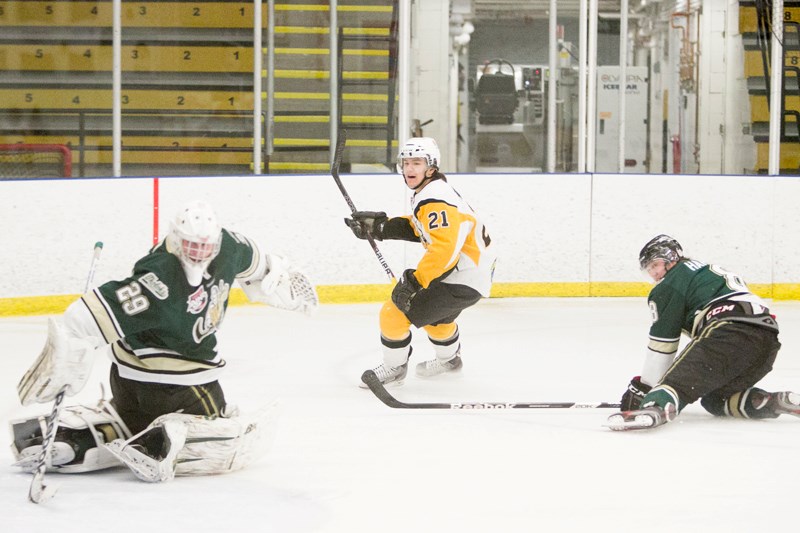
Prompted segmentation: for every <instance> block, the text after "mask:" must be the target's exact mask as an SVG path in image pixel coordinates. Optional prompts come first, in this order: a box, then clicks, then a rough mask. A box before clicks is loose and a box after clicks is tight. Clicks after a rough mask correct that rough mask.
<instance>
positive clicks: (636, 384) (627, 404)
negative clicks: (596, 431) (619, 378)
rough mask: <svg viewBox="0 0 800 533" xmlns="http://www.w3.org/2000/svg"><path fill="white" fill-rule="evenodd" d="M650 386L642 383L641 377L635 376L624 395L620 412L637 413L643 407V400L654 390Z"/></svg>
mask: <svg viewBox="0 0 800 533" xmlns="http://www.w3.org/2000/svg"><path fill="white" fill-rule="evenodd" d="M652 388H653V387H651V386H650V385H647V384H645V383H642V377H641V376H635V377H634V378H633V379H632V380H631V382H630V383H628V390H626V391H625V394H623V395H622V399H621V400H620V402H619V403H620V407H619V410H620V411H635V410H636V409H639V407H641V405H642V398H644V395H645V394H647V393H648V392H650V389H652Z"/></svg>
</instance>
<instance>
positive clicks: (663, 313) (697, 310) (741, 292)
mask: <svg viewBox="0 0 800 533" xmlns="http://www.w3.org/2000/svg"><path fill="white" fill-rule="evenodd" d="M648 305H649V306H650V312H651V314H652V319H653V323H652V326H651V327H650V342H651V348H654V349H656V351H660V352H662V353H670V351H672V349H673V348H676V347H677V342H678V341H679V340H680V336H681V332H683V333H685V334H686V335H689V336H691V337H697V336H698V335H699V334H700V333H701V332H702V330H703V328H704V327H705V326H706V325H707V324H708V323H709V322H710V321H712V320H719V319H722V318H724V319H726V320H732V321H739V322H753V323H758V325H762V326H765V327H771V325H770V324H769V322H770V320H769V319H767V320H766V321H765V320H764V318H765V317H767V318H768V317H769V310H768V309H767V308H766V306H765V305H764V302H763V301H761V299H760V298H759V297H758V296H756V295H754V294H752V293H751V292H750V290H749V289H748V288H747V285H746V284H745V283H744V281H742V279H741V278H740V277H739V276H737V275H736V274H733V273H731V272H728V271H726V270H724V269H722V268H720V267H718V266H716V265H707V264H705V263H702V262H700V261H696V260H694V259H682V260H681V261H679V262H678V263H676V264H675V265H674V266H673V267H672V268H670V269H669V271H668V272H667V273H666V275H665V276H664V278H663V279H662V280H661V282H660V283H658V284H657V285H656V286H655V287H653V289H652V290H651V291H650V296H649V297H648ZM772 322H773V323H774V320H772ZM775 329H777V325H775ZM659 345H661V346H659ZM666 345H671V346H669V347H668V346H666Z"/></svg>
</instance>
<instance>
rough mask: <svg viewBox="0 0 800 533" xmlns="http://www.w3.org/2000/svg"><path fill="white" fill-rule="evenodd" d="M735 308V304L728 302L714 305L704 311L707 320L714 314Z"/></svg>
mask: <svg viewBox="0 0 800 533" xmlns="http://www.w3.org/2000/svg"><path fill="white" fill-rule="evenodd" d="M735 308H736V306H735V305H730V304H728V305H720V306H719V307H716V308H714V309H712V310H711V311H709V312H708V313H706V320H708V319H709V318H711V317H712V316H716V315H718V314H720V313H724V312H725V311H733V310H734V309H735Z"/></svg>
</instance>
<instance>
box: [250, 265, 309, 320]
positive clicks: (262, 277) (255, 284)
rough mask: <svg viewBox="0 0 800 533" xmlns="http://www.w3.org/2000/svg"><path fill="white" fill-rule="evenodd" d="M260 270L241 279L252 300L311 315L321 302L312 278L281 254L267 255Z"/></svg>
mask: <svg viewBox="0 0 800 533" xmlns="http://www.w3.org/2000/svg"><path fill="white" fill-rule="evenodd" d="M263 260H264V261H265V263H264V265H265V266H264V268H263V269H262V271H261V272H260V273H259V274H256V275H255V276H253V277H251V278H249V279H246V280H241V283H240V285H241V286H242V290H244V293H245V294H246V295H247V298H248V299H249V300H250V301H251V302H261V303H264V304H267V305H269V306H272V307H277V308H278V309H285V310H287V311H300V312H303V313H305V314H306V315H310V314H311V313H313V312H314V310H316V308H317V306H318V305H319V297H318V296H317V291H316V289H315V288H314V284H313V283H311V280H310V279H309V278H308V276H306V275H305V274H303V273H302V272H300V271H298V270H295V269H294V268H293V267H292V265H291V264H290V263H289V261H288V260H287V259H286V258H284V257H282V256H280V255H274V254H272V255H269V254H268V255H265V256H264V258H263Z"/></svg>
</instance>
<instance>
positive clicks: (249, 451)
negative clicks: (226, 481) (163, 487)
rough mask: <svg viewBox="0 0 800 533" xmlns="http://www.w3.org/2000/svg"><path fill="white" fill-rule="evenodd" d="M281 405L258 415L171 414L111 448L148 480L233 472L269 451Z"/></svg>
mask: <svg viewBox="0 0 800 533" xmlns="http://www.w3.org/2000/svg"><path fill="white" fill-rule="evenodd" d="M276 418H277V403H273V404H271V405H269V406H268V407H266V408H264V409H262V410H261V411H259V412H257V413H255V414H254V415H253V416H233V417H230V418H227V417H205V416H200V415H185V414H182V413H170V414H167V415H163V416H160V417H158V418H157V419H156V420H154V421H153V423H152V424H150V426H148V428H147V429H146V430H145V431H143V432H142V433H140V434H139V435H136V436H135V437H133V438H132V439H129V440H128V441H122V440H119V441H115V442H112V443H110V444H108V445H106V446H107V448H109V450H110V451H111V452H112V453H114V454H115V455H116V456H117V457H118V458H119V459H120V460H121V461H122V462H123V463H125V464H126V465H127V466H128V467H129V468H130V469H131V470H132V471H133V473H134V474H135V475H136V476H137V477H138V478H139V479H141V480H143V481H147V482H154V483H158V482H163V481H169V480H171V479H173V478H174V477H175V476H176V475H178V476H198V475H211V474H224V473H227V472H233V471H235V470H239V469H241V468H244V467H246V466H247V465H249V464H251V463H252V462H253V461H254V460H256V459H258V458H259V457H261V456H262V455H264V454H265V453H266V452H267V450H268V449H269V446H270V444H271V442H272V437H273V436H274V430H275V421H276Z"/></svg>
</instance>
